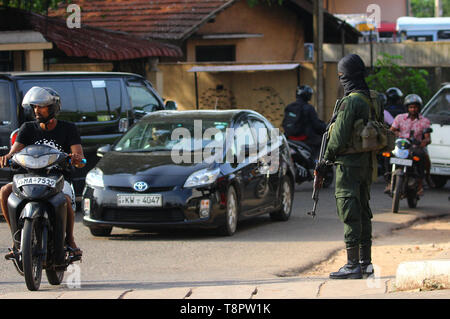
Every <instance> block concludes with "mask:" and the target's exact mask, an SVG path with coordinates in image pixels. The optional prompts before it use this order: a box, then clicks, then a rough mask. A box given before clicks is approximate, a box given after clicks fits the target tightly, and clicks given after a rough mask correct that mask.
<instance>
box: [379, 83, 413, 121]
mask: <svg viewBox="0 0 450 319" xmlns="http://www.w3.org/2000/svg"><path fill="white" fill-rule="evenodd" d="M386 97H387V102H386V105H385V107H384V108H385V110H387V111H388V112H389V113H390V114H391V115H392V117H393V118H395V117H396V116H397V115H399V114H402V113H406V112H407V111H408V110H407V109H406V108H405V106H404V105H403V104H402V97H403V93H402V91H400V89H399V88H396V87H392V88H389V89H387V90H386Z"/></svg>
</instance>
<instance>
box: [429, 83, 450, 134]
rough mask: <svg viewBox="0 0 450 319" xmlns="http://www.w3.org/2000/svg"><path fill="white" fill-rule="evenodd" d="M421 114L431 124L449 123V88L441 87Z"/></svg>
mask: <svg viewBox="0 0 450 319" xmlns="http://www.w3.org/2000/svg"><path fill="white" fill-rule="evenodd" d="M423 116H425V117H426V118H428V119H429V120H430V122H431V123H433V124H441V125H450V88H445V89H443V90H442V91H441V92H440V93H439V95H437V96H436V97H435V98H434V99H433V100H431V101H430V104H429V105H428V106H427V108H426V110H425V111H424V113H423Z"/></svg>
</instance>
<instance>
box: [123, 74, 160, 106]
mask: <svg viewBox="0 0 450 319" xmlns="http://www.w3.org/2000/svg"><path fill="white" fill-rule="evenodd" d="M127 91H128V95H129V96H130V100H131V101H130V102H131V106H132V108H133V109H138V110H140V111H144V112H153V111H155V110H158V109H159V108H160V106H159V101H158V99H157V98H156V97H155V96H154V95H153V93H152V92H151V91H150V90H149V89H148V88H147V87H146V86H145V84H144V83H142V82H141V81H128V82H127Z"/></svg>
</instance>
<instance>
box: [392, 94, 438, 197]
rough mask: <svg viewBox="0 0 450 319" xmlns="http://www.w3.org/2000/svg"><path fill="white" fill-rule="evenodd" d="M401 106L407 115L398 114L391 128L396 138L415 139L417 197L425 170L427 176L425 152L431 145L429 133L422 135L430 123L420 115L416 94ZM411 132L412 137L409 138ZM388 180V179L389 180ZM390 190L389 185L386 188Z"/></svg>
mask: <svg viewBox="0 0 450 319" xmlns="http://www.w3.org/2000/svg"><path fill="white" fill-rule="evenodd" d="M403 105H404V106H405V107H406V108H407V110H408V113H404V114H399V115H397V116H396V117H395V119H394V122H393V123H392V126H391V131H393V132H394V133H395V134H396V136H397V137H404V138H411V139H415V140H416V141H417V142H418V143H420V144H418V145H417V146H416V147H414V148H413V155H415V156H418V157H419V158H420V161H419V162H418V165H417V168H418V174H419V177H418V180H417V185H418V191H417V195H419V196H422V195H423V178H424V177H425V170H427V172H428V174H429V167H430V159H429V157H428V153H427V150H426V146H427V145H428V144H430V143H431V137H430V133H424V131H425V129H427V128H430V121H429V120H428V119H427V118H426V117H423V116H422V115H420V114H419V113H420V109H421V108H422V106H423V102H422V99H421V98H420V96H418V95H417V94H409V95H407V96H406V97H405V101H404V103H403ZM412 132H413V134H414V135H413V136H410V135H411V133H412ZM389 180H390V179H389ZM386 188H387V190H389V189H390V185H389V184H388V186H387V187H386Z"/></svg>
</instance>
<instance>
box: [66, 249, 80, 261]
mask: <svg viewBox="0 0 450 319" xmlns="http://www.w3.org/2000/svg"><path fill="white" fill-rule="evenodd" d="M67 250H68V251H69V256H70V261H71V262H73V261H78V260H81V257H82V256H83V251H82V250H81V249H80V248H72V247H70V246H67Z"/></svg>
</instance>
